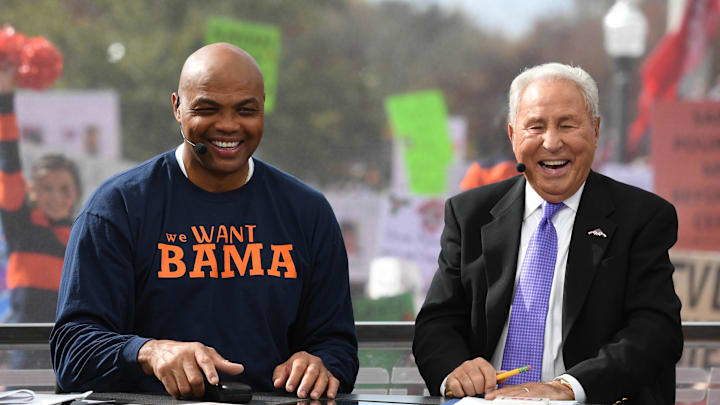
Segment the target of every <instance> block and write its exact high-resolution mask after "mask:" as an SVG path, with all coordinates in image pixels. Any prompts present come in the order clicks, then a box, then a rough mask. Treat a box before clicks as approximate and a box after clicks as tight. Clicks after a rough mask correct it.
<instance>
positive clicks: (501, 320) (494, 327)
mask: <svg viewBox="0 0 720 405" xmlns="http://www.w3.org/2000/svg"><path fill="white" fill-rule="evenodd" d="M524 208H525V177H523V176H519V177H518V181H517V182H516V183H515V185H514V186H512V188H510V190H509V191H508V192H507V194H505V196H504V197H503V198H502V199H501V200H500V201H498V203H497V204H496V205H495V206H494V207H493V209H492V210H490V213H491V214H492V216H493V218H494V219H493V220H492V221H491V222H489V223H488V224H486V225H485V226H483V227H482V229H481V231H480V232H481V236H482V251H483V257H484V258H485V273H486V275H487V287H488V291H487V298H486V302H485V315H486V318H485V319H486V320H487V329H486V330H487V342H488V345H487V346H486V347H487V348H488V349H489V352H488V353H487V355H488V356H491V355H492V351H493V350H494V349H495V346H497V341H498V339H499V338H500V334H501V333H502V329H503V326H504V325H505V320H506V318H507V316H508V313H509V309H510V304H511V302H512V291H513V285H514V284H515V270H516V268H517V255H518V249H519V246H520V229H521V227H522V217H523V211H524Z"/></svg>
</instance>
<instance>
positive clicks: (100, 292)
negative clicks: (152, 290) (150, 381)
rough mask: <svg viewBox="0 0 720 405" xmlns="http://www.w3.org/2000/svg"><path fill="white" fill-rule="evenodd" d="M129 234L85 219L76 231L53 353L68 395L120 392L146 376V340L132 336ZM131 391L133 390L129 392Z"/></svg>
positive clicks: (52, 341)
mask: <svg viewBox="0 0 720 405" xmlns="http://www.w3.org/2000/svg"><path fill="white" fill-rule="evenodd" d="M130 257H131V255H130V245H129V243H128V242H127V238H125V237H124V233H123V232H121V231H120V230H119V229H118V227H117V226H115V225H113V224H111V223H110V222H108V221H107V220H105V219H104V218H101V217H99V216H97V215H94V214H89V213H87V212H85V213H82V214H81V215H80V216H79V217H78V219H77V221H76V223H75V225H74V226H73V229H72V232H71V235H70V239H69V242H68V247H67V252H66V260H65V265H64V268H63V275H62V281H61V286H60V293H59V299H58V316H57V320H56V324H55V327H54V328H53V331H52V334H51V337H50V351H51V358H52V360H53V367H54V368H55V373H56V376H57V379H58V385H59V386H60V388H61V389H62V390H64V391H80V390H88V389H93V390H96V391H108V390H110V391H117V390H119V389H122V388H123V387H125V386H126V385H129V384H132V382H133V381H134V380H136V379H137V378H139V377H140V376H142V375H143V374H142V370H141V369H140V366H139V365H138V363H137V352H138V350H139V349H140V346H142V345H143V344H144V343H145V342H146V341H147V339H144V338H141V337H138V336H134V335H132V334H131V333H129V327H128V325H132V322H133V317H134V312H133V305H134V296H135V294H134V280H133V274H134V273H133V270H132V269H133V267H132V264H131V263H130ZM127 388H129V386H128V387H127Z"/></svg>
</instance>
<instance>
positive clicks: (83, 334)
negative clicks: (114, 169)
mask: <svg viewBox="0 0 720 405" xmlns="http://www.w3.org/2000/svg"><path fill="white" fill-rule="evenodd" d="M254 160H255V171H254V173H253V176H252V178H251V179H250V181H249V182H248V183H247V184H245V185H244V186H243V187H240V188H238V189H236V190H233V191H229V192H225V193H210V192H207V191H205V190H202V189H200V188H199V187H197V186H195V185H194V184H193V183H192V182H190V180H188V179H187V177H185V176H184V175H183V174H182V172H181V170H180V167H179V166H178V162H177V160H176V159H175V155H174V152H173V151H170V152H166V153H164V154H162V155H159V156H157V157H155V158H153V159H151V160H149V161H147V162H145V163H143V164H141V165H140V166H138V167H136V168H133V169H131V170H129V171H127V172H124V173H121V174H119V175H117V176H115V177H113V178H111V179H110V180H108V181H107V182H105V183H104V184H103V185H101V186H100V187H99V188H98V189H97V190H96V191H95V193H94V194H93V196H92V197H91V198H90V199H89V201H88V202H87V204H86V205H85V207H84V208H83V210H82V212H81V213H80V215H79V216H78V219H77V220H76V222H75V224H74V225H73V228H72V231H71V233H70V240H69V242H68V247H67V253H66V256H65V264H64V267H63V274H62V280H61V284H60V295H59V301H58V315H57V321H56V325H55V328H54V329H53V332H52V335H51V338H50V350H51V356H52V360H53V365H54V368H55V372H56V375H57V378H58V384H59V385H60V388H62V389H63V390H65V391H84V390H89V389H92V390H95V391H116V392H117V391H131V392H152V391H156V392H158V391H164V388H163V386H162V384H161V383H160V382H159V381H158V380H157V379H156V378H155V377H154V376H148V375H145V374H144V373H143V372H142V371H141V368H140V366H139V364H138V362H137V353H138V351H139V349H140V347H141V346H142V345H143V344H144V343H145V342H146V341H147V340H148V339H150V338H154V339H171V340H177V341H198V342H201V343H203V344H205V345H208V346H212V347H214V348H215V349H216V350H217V351H218V353H220V355H222V356H223V357H225V358H227V359H228V360H230V361H233V362H237V363H242V364H243V365H244V366H245V371H244V372H243V373H242V374H240V375H238V376H234V377H230V376H223V375H221V378H223V379H225V380H238V381H243V382H246V383H248V384H250V385H251V386H252V387H253V389H254V390H256V391H272V390H274V388H273V386H272V372H273V370H274V368H275V367H276V366H277V365H278V364H280V363H282V362H284V361H286V360H287V359H288V358H289V357H290V356H291V355H292V354H293V353H295V352H298V351H301V350H304V351H307V352H309V353H311V354H313V355H315V356H318V357H320V358H321V359H322V360H323V363H324V364H325V367H327V368H328V370H329V371H330V372H331V373H332V374H333V375H334V376H335V377H336V378H338V379H339V380H340V390H341V392H350V391H351V390H352V388H353V385H354V381H355V376H356V374H357V369H358V358H357V338H356V336H355V327H354V320H353V314H352V304H351V301H350V293H349V281H348V266H347V255H346V253H345V248H344V244H343V240H342V236H341V234H340V228H339V226H338V224H337V220H336V219H335V216H334V214H333V212H332V209H331V207H330V205H329V203H328V202H327V200H326V199H325V198H324V197H323V196H322V194H320V193H319V192H317V191H315V190H314V189H312V188H310V187H308V186H306V185H304V184H303V183H301V182H300V181H298V180H297V179H295V178H294V177H292V176H290V175H288V174H286V173H283V172H282V171H280V170H278V169H276V168H274V167H272V166H270V165H268V164H266V163H264V162H262V161H260V160H258V159H254Z"/></svg>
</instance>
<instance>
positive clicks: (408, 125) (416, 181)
mask: <svg viewBox="0 0 720 405" xmlns="http://www.w3.org/2000/svg"><path fill="white" fill-rule="evenodd" d="M385 110H386V111H387V114H388V118H389V120H390V126H391V127H392V131H393V134H394V135H395V136H396V137H397V138H398V139H400V140H401V144H402V146H403V148H402V149H403V159H404V161H405V167H406V169H407V174H408V176H407V177H408V179H409V184H410V191H411V192H413V193H414V194H419V195H426V196H430V195H438V196H439V195H443V194H444V193H445V192H446V190H447V168H448V165H449V164H450V163H451V162H452V159H453V153H452V145H451V143H450V134H449V132H448V116H447V108H446V107H445V98H444V97H443V95H442V93H440V92H439V91H435V90H429V91H422V92H417V93H408V94H400V95H393V96H389V97H387V98H386V99H385Z"/></svg>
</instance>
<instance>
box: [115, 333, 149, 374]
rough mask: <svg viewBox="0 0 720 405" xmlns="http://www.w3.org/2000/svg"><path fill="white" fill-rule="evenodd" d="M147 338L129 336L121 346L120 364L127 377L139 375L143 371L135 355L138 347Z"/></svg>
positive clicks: (145, 341) (146, 340)
mask: <svg viewBox="0 0 720 405" xmlns="http://www.w3.org/2000/svg"><path fill="white" fill-rule="evenodd" d="M149 340H150V339H148V338H143V337H139V336H133V337H131V338H130V339H129V340H128V341H127V342H125V345H124V346H123V348H122V351H121V353H120V366H121V368H122V370H123V372H125V375H126V376H128V377H129V378H136V377H141V376H143V375H144V374H145V373H143V371H142V367H140V363H138V360H137V356H138V352H139V351H140V348H141V347H142V346H143V345H144V344H145V343H147V342H148V341H149Z"/></svg>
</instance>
